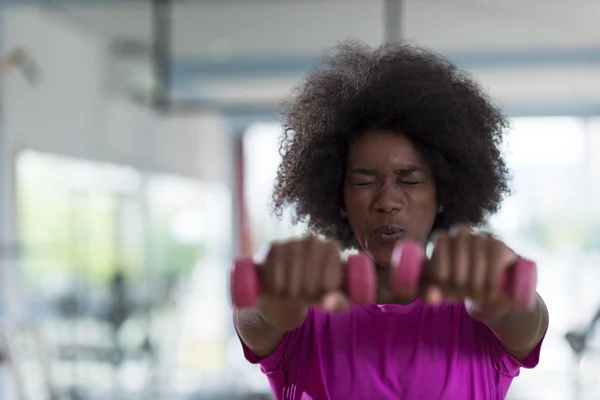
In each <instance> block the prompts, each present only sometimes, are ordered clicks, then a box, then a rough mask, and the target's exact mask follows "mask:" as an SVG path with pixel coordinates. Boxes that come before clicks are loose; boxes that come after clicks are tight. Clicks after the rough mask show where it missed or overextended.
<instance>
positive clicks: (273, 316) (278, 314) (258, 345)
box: [233, 303, 306, 357]
mask: <svg viewBox="0 0 600 400" xmlns="http://www.w3.org/2000/svg"><path fill="white" fill-rule="evenodd" d="M305 318H306V307H300V306H295V305H289V304H281V303H280V304H277V303H273V304H263V305H262V306H261V307H259V308H249V309H240V308H234V310H233V322H234V325H235V328H236V331H237V333H238V334H239V336H240V338H241V339H242V341H243V342H244V343H245V344H246V346H248V348H249V349H250V350H251V351H252V352H253V353H254V354H255V355H256V356H257V357H266V356H268V355H270V354H271V353H273V352H274V351H275V350H276V349H277V346H278V345H279V343H280V342H281V340H282V339H283V337H284V336H285V334H286V333H287V332H289V331H291V330H293V329H296V328H297V327H299V326H300V325H302V323H303V322H304V320H305Z"/></svg>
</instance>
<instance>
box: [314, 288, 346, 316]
mask: <svg viewBox="0 0 600 400" xmlns="http://www.w3.org/2000/svg"><path fill="white" fill-rule="evenodd" d="M318 305H319V307H320V308H322V309H323V310H325V311H327V312H335V313H337V312H344V311H348V310H349V309H350V307H351V306H352V302H351V301H350V299H349V298H348V297H347V296H346V295H345V294H344V293H343V292H341V291H339V290H334V291H331V292H327V293H325V294H324V295H323V297H321V299H320V301H319V304H318Z"/></svg>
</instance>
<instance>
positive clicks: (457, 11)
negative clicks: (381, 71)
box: [0, 0, 600, 400]
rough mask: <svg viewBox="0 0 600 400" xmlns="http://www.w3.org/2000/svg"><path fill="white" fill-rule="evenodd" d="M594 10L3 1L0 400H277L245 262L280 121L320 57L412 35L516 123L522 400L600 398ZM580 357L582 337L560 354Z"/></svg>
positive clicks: (439, 2) (366, 0)
mask: <svg viewBox="0 0 600 400" xmlns="http://www.w3.org/2000/svg"><path fill="white" fill-rule="evenodd" d="M598 16H600V2H598V1H595V0H573V1H571V2H567V1H560V2H559V1H549V0H529V1H517V0H504V1H502V2H500V1H482V0H428V1H425V0H386V1H383V0H321V1H317V0H303V1H301V0H279V1H275V0H272V1H269V0H187V1H183V0H180V1H174V0H154V1H150V0H138V1H135V0H103V1H93V0H69V1H67V0H64V1H60V0H54V1H50V0H37V1H36V0H12V1H11V0H2V1H0V74H1V81H0V88H1V91H2V94H1V95H2V98H1V102H0V106H1V107H0V162H1V175H0V267H1V269H0V271H1V274H0V317H1V321H0V322H1V330H0V340H1V341H0V349H1V350H2V351H1V355H2V357H1V361H2V367H1V369H0V394H1V395H0V398H1V399H9V400H12V399H18V400H21V399H53V400H54V399H73V400H76V399H90V400H91V399H109V400H112V399H122V398H126V399H144V400H146V399H212V400H216V399H269V398H271V397H270V395H269V394H268V393H269V390H268V384H267V380H266V378H265V377H264V376H263V375H262V374H261V373H260V371H259V370H258V368H257V367H254V366H251V365H249V364H248V363H247V362H246V361H245V360H244V358H243V356H242V352H241V347H240V345H239V343H238V340H237V338H236V336H235V334H234V332H233V329H232V324H231V314H230V305H229V299H228V289H227V285H228V281H227V280H228V271H229V268H230V264H231V260H232V259H233V258H234V257H235V256H237V255H241V254H249V253H251V252H253V251H256V250H257V249H258V248H260V247H261V246H262V245H263V244H264V243H265V242H266V241H268V240H269V239H273V238H284V237H288V236H291V235H296V234H299V233H301V232H302V231H303V227H302V226H292V225H291V223H290V218H289V216H284V218H282V219H281V220H279V219H277V218H275V217H273V216H272V215H270V213H269V199H270V194H271V188H272V185H273V178H274V176H275V169H276V167H277V164H278V162H279V154H278V151H277V150H278V137H279V134H280V133H281V129H280V126H279V125H278V124H277V119H276V118H275V117H276V114H275V106H276V105H277V103H278V102H279V101H280V100H282V99H283V98H284V97H285V96H286V95H288V94H289V93H290V90H291V88H292V87H293V86H294V85H295V84H296V83H298V82H299V81H300V80H301V79H302V77H303V75H304V74H305V73H306V71H307V70H308V69H309V68H310V67H311V65H312V63H313V62H314V59H315V57H317V56H318V55H319V54H320V53H321V51H322V49H323V48H324V47H327V46H330V45H333V44H335V43H336V42H338V41H340V40H342V39H345V38H347V37H354V38H358V39H360V40H363V41H364V42H366V43H368V44H370V45H374V46H376V45H379V44H381V43H384V42H386V41H394V40H398V39H411V40H413V41H414V42H415V43H417V44H419V45H422V46H426V47H429V48H432V49H434V50H436V51H438V52H440V53H442V54H444V55H445V56H447V57H449V58H450V59H451V60H452V61H454V62H456V63H457V64H458V65H460V66H462V67H464V68H467V69H468V70H470V71H471V72H472V74H473V75H474V76H475V77H476V79H477V80H478V81H479V82H480V83H481V84H482V85H483V86H484V87H485V88H486V89H487V90H488V91H489V93H490V94H491V95H492V96H493V97H494V98H495V99H497V100H498V101H499V102H500V104H502V106H503V107H504V110H505V112H506V113H507V114H508V115H510V117H511V118H512V128H511V131H510V132H509V135H508V137H507V144H506V149H505V151H506V153H507V156H508V158H509V162H510V167H511V168H512V169H513V171H514V175H515V180H514V186H513V187H514V191H515V195H514V196H512V197H510V198H509V199H507V200H506V202H505V203H504V206H503V208H502V211H501V212H500V213H499V214H498V215H497V216H496V217H495V218H494V219H493V220H492V221H491V226H492V228H493V229H495V230H496V231H497V232H498V233H499V234H500V235H501V236H502V237H503V238H505V239H506V240H507V241H508V243H509V244H511V245H513V246H515V247H516V248H517V250H518V251H519V252H521V253H522V254H525V255H527V256H528V257H529V258H533V259H535V260H537V262H538V266H539V275H540V281H539V291H540V292H541V294H542V295H543V296H544V298H545V299H546V301H547V303H548V306H549V308H550V312H551V326H550V330H549V332H548V335H547V338H546V341H545V344H544V347H543V352H542V360H541V362H540V364H539V366H538V368H537V369H535V370H533V371H524V372H523V373H522V375H521V377H520V378H518V379H516V380H515V381H514V384H513V386H512V388H511V391H510V395H509V399H512V400H551V399H561V400H562V399H578V400H583V399H598V398H600V335H598V333H600V330H599V329H596V328H595V326H594V324H593V320H594V318H595V316H596V319H598V318H600V313H598V309H599V308H600V292H599V291H598V285H599V282H600V157H598V155H599V154H600V29H598V26H599V23H598ZM567 338H568V339H569V340H567Z"/></svg>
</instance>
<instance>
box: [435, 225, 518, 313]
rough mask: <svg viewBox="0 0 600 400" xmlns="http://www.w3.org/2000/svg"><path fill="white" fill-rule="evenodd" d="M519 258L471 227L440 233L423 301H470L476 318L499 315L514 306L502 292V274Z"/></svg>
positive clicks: (469, 305)
mask: <svg viewBox="0 0 600 400" xmlns="http://www.w3.org/2000/svg"><path fill="white" fill-rule="evenodd" d="M518 259H519V257H518V255H517V254H516V253H515V252H514V251H513V250H512V249H511V248H510V247H508V246H507V245H506V244H505V243H504V242H502V241H501V240H499V239H498V238H496V237H494V236H491V235H482V234H476V233H474V232H473V230H472V229H471V228H470V227H468V226H464V225H463V226H458V227H456V228H453V229H451V230H449V231H442V232H437V233H436V234H435V236H434V249H433V253H432V256H431V259H430V262H429V263H428V267H427V272H426V274H427V276H428V278H429V280H430V283H429V284H428V286H427V287H425V288H424V290H423V300H424V301H425V302H427V303H430V304H437V303H440V302H444V301H465V300H466V305H467V310H468V311H469V313H470V314H471V316H472V317H474V318H476V319H480V320H483V319H485V320H489V319H494V318H497V317H499V316H501V315H503V314H504V313H506V312H507V311H508V310H509V309H510V308H511V305H510V302H509V301H508V299H506V297H505V296H503V294H502V275H503V273H504V272H505V271H506V269H508V268H509V267H511V266H512V265H513V264H515V263H516V262H517V261H518Z"/></svg>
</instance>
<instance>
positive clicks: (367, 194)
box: [344, 131, 438, 268]
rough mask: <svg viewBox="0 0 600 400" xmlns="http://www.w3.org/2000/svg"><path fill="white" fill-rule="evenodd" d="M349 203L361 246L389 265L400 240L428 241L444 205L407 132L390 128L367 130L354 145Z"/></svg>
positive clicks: (346, 190) (382, 264) (349, 161)
mask: <svg viewBox="0 0 600 400" xmlns="http://www.w3.org/2000/svg"><path fill="white" fill-rule="evenodd" d="M344 204H345V207H346V210H345V211H346V213H347V215H348V222H349V223H350V226H351V228H352V231H353V232H354V235H355V236H356V239H357V240H358V243H359V245H360V246H361V247H362V249H363V250H366V251H367V252H369V253H370V254H371V256H372V257H373V259H374V261H375V263H376V264H377V265H378V266H379V267H384V268H385V267H389V264H390V259H391V255H392V251H393V248H394V244H395V243H396V242H397V241H416V242H419V243H423V244H424V243H425V242H426V241H427V238H428V236H429V233H430V232H431V229H432V227H433V223H434V220H435V217H436V210H437V208H438V206H437V196H436V188H435V181H434V178H433V175H432V173H431V171H430V169H429V167H428V166H427V164H426V163H425V161H424V160H423V158H422V156H421V154H420V153H419V151H417V149H416V148H415V147H414V146H413V144H412V143H411V142H410V140H408V139H407V138H406V137H405V136H403V135H400V134H398V133H395V132H389V131H368V132H365V134H363V135H362V136H361V137H360V138H358V139H357V140H356V141H355V142H354V143H352V144H351V146H350V148H349V152H348V158H347V165H346V174H345V179H344Z"/></svg>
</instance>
